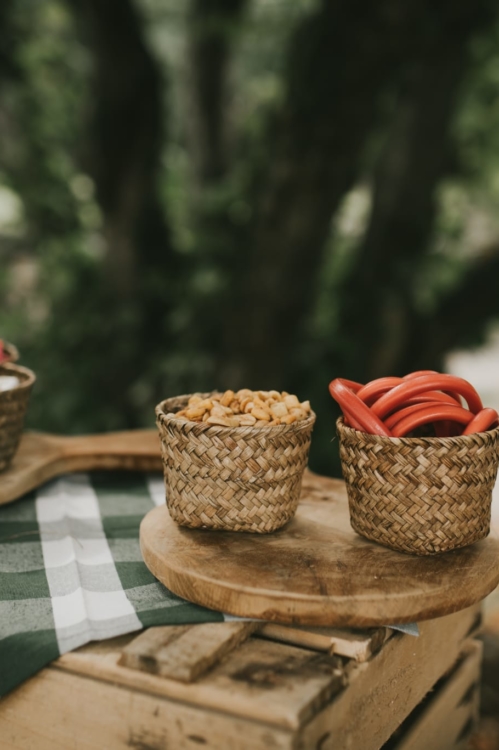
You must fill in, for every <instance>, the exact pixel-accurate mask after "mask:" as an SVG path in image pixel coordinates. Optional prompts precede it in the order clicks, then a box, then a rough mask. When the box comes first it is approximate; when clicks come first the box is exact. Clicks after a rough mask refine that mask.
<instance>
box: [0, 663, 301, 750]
mask: <svg viewBox="0 0 499 750" xmlns="http://www.w3.org/2000/svg"><path fill="white" fill-rule="evenodd" d="M130 671H131V670H130ZM132 674H135V675H139V674H140V673H139V672H136V671H134V672H132ZM156 679H159V678H156ZM176 684H179V683H176ZM0 748H1V750H199V749H200V748H203V750H222V749H223V750H226V749H227V750H229V749H232V750H236V749H237V750H256V748H265V749H266V750H267V748H268V749H269V750H270V749H272V750H293V748H294V744H293V733H292V732H291V731H289V730H288V731H286V730H285V729H283V728H281V727H276V726H269V725H268V724H265V723H263V722H262V723H256V722H254V721H249V720H246V719H243V718H241V717H238V716H234V715H233V714H227V713H224V711H223V710H219V711H217V710H206V708H205V707H201V706H192V705H189V704H188V703H179V702H177V701H171V700H167V699H165V698H162V697H160V696H157V695H151V694H147V693H143V692H141V691H140V690H138V689H135V690H131V689H129V688H122V687H119V686H118V685H112V684H110V683H107V682H102V681H101V680H94V679H91V678H88V677H82V676H81V675H76V674H71V673H69V672H64V671H62V670H60V669H44V670H43V671H42V672H40V673H39V674H38V675H37V676H36V677H33V678H32V679H31V680H29V681H28V682H26V683H25V684H24V685H22V686H21V687H20V688H18V689H17V690H15V691H14V692H13V693H11V694H10V695H8V696H6V697H5V698H3V699H2V701H1V702H0Z"/></svg>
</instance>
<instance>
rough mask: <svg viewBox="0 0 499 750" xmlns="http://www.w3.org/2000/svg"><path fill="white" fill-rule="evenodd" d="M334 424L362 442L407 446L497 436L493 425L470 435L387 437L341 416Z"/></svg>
mask: <svg viewBox="0 0 499 750" xmlns="http://www.w3.org/2000/svg"><path fill="white" fill-rule="evenodd" d="M336 426H337V427H338V429H341V430H344V431H345V432H346V433H347V434H348V433H350V434H352V435H353V434H355V435H358V436H359V438H358V439H359V440H360V439H361V436H362V439H363V440H364V442H371V443H385V444H386V445H387V446H388V445H408V446H411V445H412V446H427V447H431V446H436V445H438V444H439V443H443V444H444V445H449V446H452V445H458V444H459V443H467V442H468V443H470V444H471V443H473V442H474V440H476V438H477V436H479V435H482V436H492V437H496V436H499V427H494V429H493V430H485V432H474V433H472V434H471V435H454V436H453V437H387V436H385V435H373V434H372V433H370V432H361V431H360V430H356V429H354V428H353V427H348V426H347V425H346V424H345V421H344V419H343V417H338V419H337V420H336Z"/></svg>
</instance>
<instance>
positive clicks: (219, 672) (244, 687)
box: [0, 638, 353, 736]
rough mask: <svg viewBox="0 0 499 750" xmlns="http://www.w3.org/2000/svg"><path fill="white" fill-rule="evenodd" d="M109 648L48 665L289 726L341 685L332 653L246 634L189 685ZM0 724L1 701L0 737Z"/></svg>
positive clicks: (74, 654)
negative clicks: (132, 663)
mask: <svg viewBox="0 0 499 750" xmlns="http://www.w3.org/2000/svg"><path fill="white" fill-rule="evenodd" d="M112 649H113V644H110V645H109V652H108V653H103V652H102V649H101V648H97V649H96V648H95V647H94V645H89V646H84V647H83V648H82V649H79V650H78V651H74V652H71V653H68V654H64V655H63V656H61V657H60V658H59V659H57V661H55V662H54V663H53V666H52V667H50V669H58V670H63V671H65V672H71V673H73V674H80V675H86V676H88V677H92V678H94V679H97V680H103V681H106V682H110V683H114V684H118V685H121V686H123V687H127V688H130V689H131V690H133V691H137V690H138V691H144V692H148V693H151V694H155V695H157V696H160V697H164V698H170V699H172V700H174V701H177V702H186V703H189V704H190V705H196V706H198V707H200V708H202V709H204V710H207V711H208V712H209V711H212V710H222V711H224V712H226V713H231V714H233V715H234V716H236V717H241V718H247V719H252V720H254V721H257V722H264V723H268V724H273V725H276V726H280V727H282V728H284V729H293V730H296V729H298V728H299V727H300V726H301V725H302V723H303V722H304V721H308V720H309V719H310V718H312V716H313V715H314V714H315V713H316V712H317V711H318V710H319V709H320V708H321V707H322V706H324V705H325V704H326V703H327V702H328V701H329V700H330V699H331V698H332V697H333V696H334V695H335V694H336V693H338V691H340V690H341V689H342V687H343V684H344V673H343V672H342V671H341V670H340V669H339V661H340V660H339V659H338V658H337V657H334V656H328V655H327V654H318V653H316V652H313V651H307V650H305V649H301V648H296V647H294V646H289V645H286V644H284V643H275V642H273V641H266V640H263V639H256V638H250V639H249V640H248V641H246V642H245V643H243V644H242V645H241V646H240V647H239V648H238V649H236V650H235V651H232V652H231V653H230V654H229V655H228V656H227V657H226V658H225V659H223V660H222V662H221V663H219V664H217V666H216V667H214V668H213V669H212V670H211V671H210V672H208V674H205V675H204V676H202V677H200V678H199V679H198V680H197V681H196V682H193V683H190V684H186V683H183V682H180V681H178V680H172V679H170V678H168V677H158V676H157V675H152V674H149V673H147V672H142V671H139V670H136V669H130V668H128V667H123V666H120V665H119V660H120V658H121V653H122V650H123V643H122V641H121V642H120V643H119V645H118V646H117V647H116V650H114V651H113V650H112ZM352 663H353V662H352ZM1 722H2V711H1V704H0V736H1V726H2V723H1Z"/></svg>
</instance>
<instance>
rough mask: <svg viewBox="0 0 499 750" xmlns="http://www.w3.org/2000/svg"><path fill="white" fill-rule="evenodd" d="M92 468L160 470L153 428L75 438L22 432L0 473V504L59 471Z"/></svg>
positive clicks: (61, 472) (7, 501)
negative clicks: (16, 448) (4, 468)
mask: <svg viewBox="0 0 499 750" xmlns="http://www.w3.org/2000/svg"><path fill="white" fill-rule="evenodd" d="M92 469H126V470H132V471H161V470H162V461H161V451H160V442H159V437H158V432H157V430H130V431H129V432H109V433H105V434H102V435H82V436H79V437H66V436H63V435H49V434H46V433H42V432H25V433H24V435H23V436H22V439H21V443H20V445H19V449H18V451H17V453H16V455H15V456H14V458H13V460H12V463H11V465H10V466H9V468H8V469H6V471H3V472H2V482H1V483H0V505H2V504H3V503H10V502H12V501H13V500H16V499H17V498H18V497H21V496H22V495H24V494H25V493H26V492H29V491H30V490H33V489H35V488H36V487H39V486H40V485H41V484H43V483H44V482H47V481H48V480H49V479H53V478H54V477H57V476H59V475H61V474H65V473H68V472H72V471H90V470H92Z"/></svg>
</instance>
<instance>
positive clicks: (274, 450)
mask: <svg viewBox="0 0 499 750" xmlns="http://www.w3.org/2000/svg"><path fill="white" fill-rule="evenodd" d="M156 417H157V424H158V429H159V433H160V438H161V448H162V455H163V465H164V476H165V485H166V494H167V506H168V510H169V513H170V515H171V517H172V518H173V519H174V521H176V522H177V523H178V524H180V525H182V526H189V527H191V528H202V527H204V528H210V529H224V530H230V531H250V532H256V533H260V534H265V533H269V532H271V531H275V530H276V529H279V528H280V527H281V526H283V525H284V524H285V523H286V522H287V521H289V520H290V519H291V518H292V516H293V515H294V513H295V511H296V508H297V506H298V501H299V497H300V490H301V481H302V476H303V472H304V470H305V467H306V465H307V460H308V453H309V449H310V441H311V433H312V429H313V425H314V422H315V414H314V413H313V411H312V410H311V408H310V404H309V402H308V401H304V402H300V401H299V399H298V398H297V397H296V396H295V395H293V394H289V393H286V392H282V393H279V392H278V391H250V390H249V389H242V390H240V391H237V392H234V391H225V393H210V394H193V395H185V396H178V397H176V398H170V399H167V400H166V401H162V402H161V403H160V404H158V406H157V407H156Z"/></svg>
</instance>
